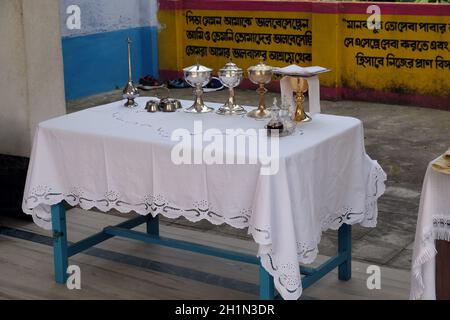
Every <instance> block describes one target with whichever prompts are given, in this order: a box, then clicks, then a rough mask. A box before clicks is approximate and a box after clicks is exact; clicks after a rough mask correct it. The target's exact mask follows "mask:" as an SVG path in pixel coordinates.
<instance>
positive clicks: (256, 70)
mask: <svg viewBox="0 0 450 320" xmlns="http://www.w3.org/2000/svg"><path fill="white" fill-rule="evenodd" d="M247 72H248V77H249V79H250V81H251V82H253V83H254V84H257V85H258V86H259V88H258V89H257V90H256V92H257V93H258V94H259V104H258V109H255V110H252V111H250V112H249V113H248V114H247V115H248V116H249V117H251V118H257V119H264V118H268V117H270V111H269V110H267V108H266V101H265V95H266V92H267V89H266V88H265V87H264V85H266V84H268V83H269V82H270V81H271V80H272V75H273V68H272V67H271V66H268V65H266V64H264V63H263V61H262V60H261V61H260V62H259V63H258V64H257V65H256V66H252V67H250V68H248V70H247Z"/></svg>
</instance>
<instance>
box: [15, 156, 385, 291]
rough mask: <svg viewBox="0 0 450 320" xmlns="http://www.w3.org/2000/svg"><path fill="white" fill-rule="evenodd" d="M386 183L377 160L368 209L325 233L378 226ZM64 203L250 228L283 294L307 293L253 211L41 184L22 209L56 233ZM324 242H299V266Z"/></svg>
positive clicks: (348, 214) (347, 215)
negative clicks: (56, 210) (228, 213)
mask: <svg viewBox="0 0 450 320" xmlns="http://www.w3.org/2000/svg"><path fill="white" fill-rule="evenodd" d="M371 161H373V160H371ZM385 180H386V174H385V173H384V171H383V170H382V169H381V167H380V166H379V165H378V164H377V163H376V161H373V163H372V168H371V172H370V177H369V182H368V184H369V190H368V193H367V195H366V201H365V209H364V211H363V212H354V211H353V210H352V208H351V207H350V206H348V207H344V208H343V209H342V210H340V211H339V212H336V213H330V214H328V215H327V216H326V217H325V219H324V220H323V221H322V224H321V231H326V230H328V229H334V230H336V229H338V228H339V227H340V226H341V225H342V224H344V223H346V224H356V223H360V224H361V225H362V226H365V227H375V226H376V224H377V213H378V209H377V200H378V198H379V197H380V196H381V195H382V194H383V193H384V189H385V185H384V181H385ZM63 200H65V201H66V202H67V203H69V204H70V205H71V206H73V207H75V206H80V207H81V208H82V209H84V210H89V209H92V208H94V207H95V208H97V209H98V210H100V211H103V212H107V211H110V210H112V209H116V210H118V211H120V212H122V213H128V212H131V211H134V212H136V213H138V214H141V215H147V214H152V215H153V216H156V215H158V214H161V215H163V216H165V217H168V218H171V219H175V218H179V217H181V216H182V217H184V218H186V219H188V220H189V221H191V222H198V221H200V220H203V219H206V220H208V221H209V222H211V223H213V224H215V225H220V224H224V223H226V224H228V225H230V226H232V227H234V228H239V229H244V228H247V227H248V228H249V234H251V235H252V236H253V238H254V240H255V241H256V242H257V243H258V244H259V245H260V252H259V253H258V255H259V257H260V258H261V262H262V265H263V267H264V268H265V269H266V270H267V271H268V272H269V273H270V274H271V275H272V276H273V277H274V281H275V287H276V288H277V290H278V292H280V293H281V294H282V296H283V297H284V298H285V299H298V298H299V297H300V295H301V293H302V288H301V276H300V272H299V268H298V265H297V266H295V265H293V264H292V263H288V264H280V263H278V262H277V261H276V254H274V253H273V251H272V248H271V246H270V245H266V244H264V243H269V244H270V243H271V230H270V227H267V228H266V229H259V228H255V227H254V226H250V225H249V221H250V217H251V212H252V210H251V208H246V209H242V210H241V211H240V212H237V213H236V215H235V216H232V217H225V216H223V215H222V214H221V213H220V212H218V211H216V210H215V209H214V206H213V205H212V204H210V203H209V202H208V201H206V200H203V201H199V202H194V203H193V204H192V206H191V207H189V208H181V207H178V206H176V205H174V204H172V203H170V202H169V201H167V200H166V199H165V198H164V196H162V195H148V196H146V197H144V199H143V200H142V201H141V202H139V203H135V204H132V203H129V202H127V201H124V200H123V199H121V196H120V194H119V193H118V192H115V191H108V192H106V193H105V195H104V196H103V197H98V198H94V197H92V196H89V195H86V194H85V192H84V191H83V190H82V189H81V188H73V189H72V190H71V191H70V192H69V193H67V194H63V193H61V192H57V191H55V190H53V189H52V188H51V187H49V186H37V187H36V188H34V189H32V190H31V192H30V193H29V196H28V197H27V198H24V201H23V203H22V209H23V211H24V212H25V213H27V214H31V215H32V216H33V220H34V222H35V223H36V224H37V225H38V226H40V227H42V228H45V229H51V206H52V205H54V204H57V203H59V202H61V201H63ZM36 209H40V210H36ZM320 239H321V232H319V234H318V235H317V237H316V239H315V240H314V241H312V242H310V243H304V242H297V259H298V262H299V263H300V264H310V263H312V262H313V261H314V260H315V259H316V257H317V255H318V252H319V250H318V244H319V243H320Z"/></svg>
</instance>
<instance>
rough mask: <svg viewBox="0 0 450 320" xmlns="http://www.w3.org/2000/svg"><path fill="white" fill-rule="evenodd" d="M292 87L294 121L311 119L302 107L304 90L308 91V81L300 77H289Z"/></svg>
mask: <svg viewBox="0 0 450 320" xmlns="http://www.w3.org/2000/svg"><path fill="white" fill-rule="evenodd" d="M290 81H291V86H292V89H294V91H295V105H296V107H295V113H294V121H295V122H308V121H311V120H312V119H311V117H310V116H308V115H307V114H306V112H305V109H304V106H303V104H304V102H305V92H307V91H308V81H306V79H304V78H300V77H290Z"/></svg>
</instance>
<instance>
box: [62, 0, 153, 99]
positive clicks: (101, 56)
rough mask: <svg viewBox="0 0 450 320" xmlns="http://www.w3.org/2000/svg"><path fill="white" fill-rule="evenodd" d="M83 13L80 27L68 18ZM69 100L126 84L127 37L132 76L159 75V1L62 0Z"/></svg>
mask: <svg viewBox="0 0 450 320" xmlns="http://www.w3.org/2000/svg"><path fill="white" fill-rule="evenodd" d="M71 5H76V6H78V8H79V9H80V18H81V25H80V28H79V29H77V28H75V29H69V28H68V26H67V19H70V17H71V16H72V12H71V11H70V10H69V13H68V12H67V8H68V7H69V6H71ZM60 24H61V33H62V36H63V38H62V45H63V57H64V75H65V86H66V99H68V100H72V99H76V98H80V97H84V96H88V95H92V94H95V93H100V92H104V91H110V90H113V89H116V88H121V87H123V86H124V84H125V83H126V80H127V47H126V39H127V37H130V38H131V39H132V40H133V69H134V72H133V78H134V80H138V79H139V77H142V76H144V75H148V74H150V75H153V76H154V77H158V55H157V25H158V24H157V1H156V0H96V1H92V0H60Z"/></svg>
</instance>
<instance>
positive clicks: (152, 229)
mask: <svg viewBox="0 0 450 320" xmlns="http://www.w3.org/2000/svg"><path fill="white" fill-rule="evenodd" d="M147 217H148V220H147V233H148V234H151V235H154V236H159V216H156V217H153V216H152V215H151V213H149V214H148V216H147Z"/></svg>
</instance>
